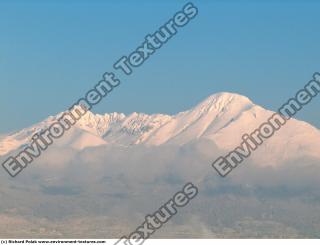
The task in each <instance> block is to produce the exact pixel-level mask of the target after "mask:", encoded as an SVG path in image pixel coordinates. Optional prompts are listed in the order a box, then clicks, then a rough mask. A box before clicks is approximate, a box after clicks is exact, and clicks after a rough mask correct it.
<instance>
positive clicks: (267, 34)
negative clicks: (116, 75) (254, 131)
mask: <svg viewBox="0 0 320 245" xmlns="http://www.w3.org/2000/svg"><path fill="white" fill-rule="evenodd" d="M186 2H187V1H169V0H167V1H153V2H151V1H135V2H133V1H119V0H118V1H108V2H107V1H97V0H96V1H94V0H93V1H89V0H88V1H83V0H82V1H53V0H52V1H32V0H31V1H9V0H8V1H5V0H2V1H1V0H0V32H1V38H0V112H1V124H0V133H6V132H10V131H14V130H17V129H21V128H24V127H27V126H31V125H32V124H33V123H36V122H39V121H41V120H43V119H44V118H46V117H47V116H49V115H54V114H56V113H58V112H60V111H63V110H66V109H67V108H68V107H69V106H70V105H72V104H73V103H74V102H75V101H77V99H78V98H80V97H82V96H83V95H84V94H85V93H86V91H87V90H88V89H91V87H92V86H93V85H94V84H96V83H97V82H98V81H99V80H100V78H101V75H102V74H103V73H104V72H106V71H113V68H112V65H113V63H114V62H115V61H117V60H118V59H119V58H120V57H121V56H123V55H128V54H129V53H130V52H132V51H134V50H135V49H136V48H137V47H138V46H139V45H140V44H141V43H142V42H143V41H144V37H145V36H146V35H147V34H148V33H153V32H155V31H156V30H157V28H158V27H160V26H161V25H163V24H164V23H165V22H166V21H167V20H169V19H170V18H171V17H172V16H173V15H174V13H175V12H176V11H179V10H181V9H182V7H183V5H184V4H185V3H186ZM193 3H194V4H195V5H196V6H197V7H198V9H199V14H198V16H197V17H196V18H195V19H193V20H192V21H190V22H189V24H188V25H187V26H185V27H184V28H182V29H180V30H179V33H178V34H177V35H176V36H175V37H174V38H172V39H171V40H170V41H169V42H168V43H167V44H166V45H164V46H163V47H162V48H161V49H159V50H157V52H156V53H155V54H154V55H152V56H151V58H150V59H148V60H147V61H146V62H145V63H144V64H143V65H142V66H141V67H139V68H137V69H135V70H134V72H133V74H132V75H131V76H121V81H122V84H121V85H120V86H119V87H118V88H117V89H116V90H114V91H113V92H112V94H110V96H108V97H106V98H105V99H104V100H103V101H102V102H101V103H100V104H99V105H98V106H96V107H95V108H94V109H93V111H94V112H97V113H104V112H113V111H118V112H124V113H131V112H133V111H138V112H146V113H169V114H174V113H176V112H179V111H182V110H186V109H189V108H190V107H192V106H194V105H196V104H197V103H198V102H200V101H201V100H203V99H205V98H206V97H207V96H209V95H210V94H213V93H217V92H221V91H228V92H236V93H239V94H242V95H245V96H247V97H249V98H250V99H252V100H253V101H254V102H255V103H256V104H259V105H262V106H264V107H266V108H268V109H272V110H276V109H277V108H278V107H279V106H280V105H281V104H282V103H283V102H285V101H286V100H287V99H288V98H289V97H292V96H293V95H294V94H295V92H296V91H297V90H299V89H300V88H301V87H303V86H304V84H305V83H307V82H308V81H309V80H310V79H311V76H312V74H313V73H314V72H315V71H320V67H319V57H320V48H319V44H320V32H319V30H320V21H319V9H320V2H319V1H318V2H317V1H302V0H301V1H197V0H195V1H193ZM319 106H320V98H315V99H314V101H313V102H312V103H311V104H310V105H308V106H307V107H305V108H304V109H303V111H302V112H299V115H298V116H297V117H298V118H299V119H302V120H305V121H308V122H310V123H311V124H313V125H315V126H317V127H318V128H320V117H319Z"/></svg>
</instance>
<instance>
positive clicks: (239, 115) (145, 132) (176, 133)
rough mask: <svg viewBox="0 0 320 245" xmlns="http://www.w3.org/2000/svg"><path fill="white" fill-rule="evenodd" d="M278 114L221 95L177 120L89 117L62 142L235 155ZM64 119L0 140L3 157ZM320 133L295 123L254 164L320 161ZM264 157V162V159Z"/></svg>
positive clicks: (234, 96) (75, 146) (265, 147)
mask: <svg viewBox="0 0 320 245" xmlns="http://www.w3.org/2000/svg"><path fill="white" fill-rule="evenodd" d="M273 113H274V112H272V111H270V110H267V109H264V108H263V107H261V106H259V105H256V104H254V103H253V102H252V101H251V100H250V99H248V98H247V97H245V96H242V95H238V94H234V93H226V92H223V93H217V94H213V95H211V96H209V97H208V98H206V99H205V100H203V101H202V102H200V103H199V104H198V105H196V106H195V107H193V108H191V109H189V110H187V111H183V112H180V113H178V114H176V115H164V114H152V115H148V114H145V113H136V112H134V113H132V114H129V115H125V114H123V113H117V112H114V113H106V114H104V115H99V114H94V113H92V112H90V111H88V112H87V113H86V114H85V115H84V116H83V117H82V118H81V119H80V120H79V121H78V122H77V124H76V125H75V126H74V127H73V128H72V129H71V130H69V131H68V132H67V133H66V134H65V135H64V136H63V137H62V139H59V140H58V141H57V143H56V144H57V145H58V146H61V147H71V148H73V149H76V150H83V149H84V148H88V147H96V146H101V145H107V146H108V145H112V146H115V145H116V146H123V147H130V146H133V145H144V146H158V145H178V146H182V145H185V144H188V143H190V142H196V141H199V140H209V141H212V142H213V143H215V144H216V145H217V147H218V148H219V149H221V150H225V151H228V150H232V149H233V148H235V147H236V146H237V145H239V144H240V142H241V136H242V135H243V134H245V133H250V132H252V131H253V130H254V129H256V128H258V127H259V125H260V124H261V123H263V122H264V121H266V120H267V119H268V118H269V117H270V116H271V115H272V114H273ZM61 115H62V113H59V114H58V115H56V116H50V117H48V118H47V119H45V120H44V121H42V122H40V123H37V124H35V125H33V126H31V127H29V128H25V129H22V130H20V131H17V132H14V133H12V134H8V135H2V137H1V138H0V156H1V155H6V154H8V153H10V152H12V151H15V150H18V149H20V148H21V149H22V147H24V146H26V145H27V144H28V143H29V142H30V141H31V138H32V136H33V135H34V134H36V133H38V132H40V131H41V130H44V129H46V128H48V127H49V126H50V125H51V124H52V123H53V122H55V121H57V119H58V118H59V117H60V116H61ZM319 138H320V131H319V130H318V129H317V128H315V127H313V126H312V125H310V124H308V123H306V122H303V121H299V120H296V119H291V120H290V121H289V122H288V123H287V124H286V125H285V127H283V128H282V129H281V130H280V131H279V132H277V133H276V134H275V135H274V136H273V137H272V138H271V139H269V140H268V141H267V142H266V143H265V144H264V145H263V146H262V147H261V149H259V154H257V155H254V156H253V158H256V159H257V160H259V161H258V162H259V163H260V164H263V165H275V164H280V163H281V162H284V161H287V160H291V159H294V158H300V157H305V156H308V157H313V158H320V152H319V148H320V141H319V140H318V139H319ZM261 154H263V158H262V157H261Z"/></svg>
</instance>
